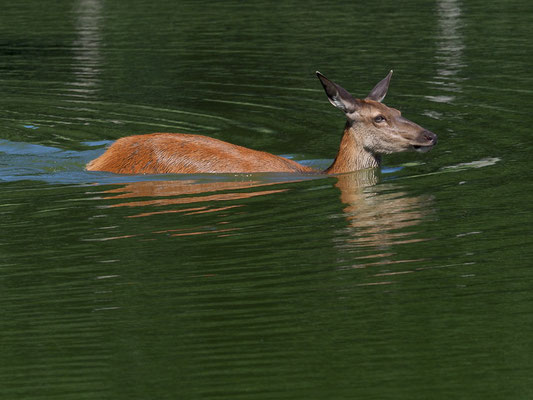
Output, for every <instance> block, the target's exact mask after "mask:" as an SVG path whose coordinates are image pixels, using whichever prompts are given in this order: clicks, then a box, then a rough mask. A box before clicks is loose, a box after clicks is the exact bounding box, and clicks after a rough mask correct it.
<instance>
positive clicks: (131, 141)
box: [87, 133, 313, 174]
mask: <svg viewBox="0 0 533 400" xmlns="http://www.w3.org/2000/svg"><path fill="white" fill-rule="evenodd" d="M87 170H89V171H108V172H114V173H118V174H166V173H167V174H168V173H177V174H196V173H240V172H248V171H253V172H294V173H306V172H313V170H312V169H311V168H309V167H305V166H303V165H301V164H298V163H297V162H295V161H292V160H289V159H287V158H284V157H280V156H275V155H273V154H270V153H266V152H263V151H257V150H252V149H248V148H246V147H242V146H237V145H235V144H231V143H228V142H224V141H222V140H218V139H213V138H210V137H207V136H201V135H189V134H183V133H151V134H148V135H137V136H127V137H124V138H121V139H118V140H117V141H116V142H115V143H113V144H112V145H111V147H110V148H109V149H108V150H107V151H106V152H105V153H104V154H102V155H101V156H100V157H98V158H97V159H95V160H93V161H91V162H90V163H89V164H87Z"/></svg>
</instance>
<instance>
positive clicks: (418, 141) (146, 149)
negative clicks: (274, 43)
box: [86, 71, 437, 174]
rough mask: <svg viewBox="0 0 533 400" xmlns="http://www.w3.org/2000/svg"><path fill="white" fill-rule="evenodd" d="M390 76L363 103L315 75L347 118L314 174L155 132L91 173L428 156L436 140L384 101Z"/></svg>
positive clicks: (337, 166)
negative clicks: (331, 156)
mask: <svg viewBox="0 0 533 400" xmlns="http://www.w3.org/2000/svg"><path fill="white" fill-rule="evenodd" d="M391 75H392V71H391V72H390V73H389V74H388V75H387V77H386V78H385V79H383V80H382V81H380V82H379V83H378V84H377V85H376V86H375V87H374V89H372V91H371V92H370V94H369V95H368V96H367V97H366V98H365V99H355V98H353V97H352V95H350V93H348V92H347V91H346V90H345V89H343V88H342V87H340V86H339V85H337V84H336V83H334V82H332V81H330V80H328V79H327V78H326V77H325V76H323V75H322V74H320V73H319V72H317V76H318V78H319V79H320V82H321V83H322V86H323V87H324V90H325V91H326V95H327V96H328V99H329V101H330V103H331V104H333V105H334V106H335V107H337V108H338V109H340V110H341V111H342V112H344V114H345V115H346V119H347V122H346V126H345V128H344V132H343V136H342V139H341V143H340V146H339V151H338V153H337V156H336V158H335V161H334V162H333V164H332V165H331V166H330V167H329V168H327V169H326V170H325V171H316V170H313V169H312V168H309V167H306V166H304V165H301V164H298V163H297V162H295V161H292V160H289V159H287V158H284V157H280V156H276V155H273V154H270V153H266V152H263V151H257V150H252V149H248V148H246V147H242V146H238V145H235V144H231V143H228V142H224V141H222V140H218V139H213V138H210V137H207V136H202V135H191V134H180V133H152V134H147V135H137V136H128V137H124V138H121V139H119V140H117V141H116V142H115V143H113V144H112V145H111V146H110V147H109V149H107V151H106V152H105V153H104V154H102V155H101V156H100V157H98V158H97V159H95V160H93V161H91V162H90V163H88V164H87V167H86V169H87V170H89V171H108V172H114V173H118V174H164V173H176V174H194V173H255V172H287V173H320V172H323V173H327V174H340V173H345V172H352V171H356V170H360V169H365V168H375V167H379V165H380V163H381V154H390V153H397V152H402V151H408V150H416V151H422V152H425V151H428V150H430V149H431V148H432V147H433V146H434V145H435V144H436V143H437V135H435V134H434V133H433V132H430V131H428V130H426V129H424V128H422V127H421V126H419V125H417V124H415V123H414V122H412V121H409V120H408V119H406V118H404V117H402V114H401V112H400V111H398V110H396V109H394V108H390V107H387V106H386V105H384V104H382V103H381V101H382V100H383V98H384V97H385V95H386V94H387V90H388V87H389V82H390V78H391Z"/></svg>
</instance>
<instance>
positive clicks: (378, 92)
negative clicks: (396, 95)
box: [366, 70, 392, 103]
mask: <svg viewBox="0 0 533 400" xmlns="http://www.w3.org/2000/svg"><path fill="white" fill-rule="evenodd" d="M391 76H392V70H391V71H390V72H389V74H388V75H387V76H386V77H385V79H383V80H381V81H380V82H379V83H378V84H377V85H376V86H374V89H372V91H371V92H370V94H369V95H368V96H367V97H366V98H367V99H368V100H374V101H378V102H380V103H381V102H382V101H383V99H384V98H385V96H386V95H387V90H389V83H390V78H391Z"/></svg>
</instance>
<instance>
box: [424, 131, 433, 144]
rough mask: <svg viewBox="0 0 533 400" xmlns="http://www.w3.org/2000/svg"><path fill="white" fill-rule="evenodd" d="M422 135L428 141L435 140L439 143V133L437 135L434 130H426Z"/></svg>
mask: <svg viewBox="0 0 533 400" xmlns="http://www.w3.org/2000/svg"><path fill="white" fill-rule="evenodd" d="M422 136H423V137H424V139H426V140H427V141H428V142H434V143H437V135H435V134H434V133H433V132H430V131H424V132H423V133H422Z"/></svg>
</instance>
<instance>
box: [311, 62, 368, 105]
mask: <svg viewBox="0 0 533 400" xmlns="http://www.w3.org/2000/svg"><path fill="white" fill-rule="evenodd" d="M316 76H317V77H318V79H320V83H322V86H323V87H324V90H325V91H326V95H327V96H328V99H329V102H330V103H331V104H333V105H334V106H335V107H337V108H338V109H339V110H341V111H343V112H344V113H345V114H351V113H353V112H354V111H355V110H356V109H357V108H358V104H357V100H356V99H354V98H353V97H352V95H351V94H350V93H348V91H347V90H346V89H344V88H342V87H340V86H339V85H337V84H336V83H334V82H332V81H330V80H329V79H328V78H326V77H325V76H324V75H322V74H321V73H320V72H318V71H316Z"/></svg>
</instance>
